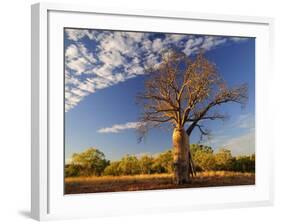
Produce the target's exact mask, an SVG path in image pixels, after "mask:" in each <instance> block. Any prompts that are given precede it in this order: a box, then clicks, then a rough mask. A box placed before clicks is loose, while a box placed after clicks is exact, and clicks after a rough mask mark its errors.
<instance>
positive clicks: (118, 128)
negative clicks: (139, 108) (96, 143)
mask: <svg viewBox="0 0 281 224" xmlns="http://www.w3.org/2000/svg"><path fill="white" fill-rule="evenodd" d="M141 125H142V123H141V122H127V123H125V124H115V125H113V126H111V127H107V128H101V129H99V130H98V132H99V133H119V132H122V131H125V130H128V129H137V128H139V127H140V126H141Z"/></svg>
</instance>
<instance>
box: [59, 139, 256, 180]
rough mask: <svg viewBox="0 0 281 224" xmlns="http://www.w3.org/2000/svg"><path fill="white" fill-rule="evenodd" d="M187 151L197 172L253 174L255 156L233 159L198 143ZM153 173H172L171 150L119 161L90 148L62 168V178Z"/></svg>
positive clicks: (220, 151) (124, 158)
mask: <svg viewBox="0 0 281 224" xmlns="http://www.w3.org/2000/svg"><path fill="white" fill-rule="evenodd" d="M190 152H191V156H192V158H193V160H194V165H195V168H196V171H211V170H213V171H218V170H225V171H236V172H255V154H252V155H249V156H232V155H231V151H230V150H227V149H220V150H218V151H217V152H214V150H213V149H212V148H211V147H209V146H205V145H198V144H191V147H190ZM156 173H173V154H172V150H167V151H165V152H162V153H160V154H158V155H155V156H151V155H143V156H140V157H137V156H135V155H126V156H124V157H123V158H122V159H121V160H118V161H109V160H107V159H106V158H105V155H104V153H103V152H101V151H100V150H98V149H95V148H89V149H87V150H86V151H84V152H81V153H74V154H73V155H72V158H71V162H70V163H68V164H66V165H65V177H74V176H107V175H110V176H121V175H137V174H156Z"/></svg>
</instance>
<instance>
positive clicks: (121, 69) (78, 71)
mask: <svg viewBox="0 0 281 224" xmlns="http://www.w3.org/2000/svg"><path fill="white" fill-rule="evenodd" d="M65 32H66V36H67V38H68V39H69V40H70V41H72V43H71V44H70V45H69V46H67V48H66V50H65V84H66V90H67V92H68V93H67V94H66V95H67V96H68V97H67V98H66V102H65V103H66V111H68V110H70V109H71V108H73V107H74V106H76V105H77V104H78V103H79V102H80V101H81V100H83V99H84V97H86V96H88V95H89V94H91V93H94V92H95V91H97V90H99V89H104V88H107V87H110V86H112V85H116V84H118V83H119V82H124V81H126V80H127V79H130V78H133V77H136V76H137V75H143V74H144V73H145V72H144V71H145V69H147V68H148V67H151V66H157V65H159V64H160V63H161V60H162V58H161V51H162V50H165V49H169V47H170V46H171V45H173V46H175V47H178V48H179V49H181V50H182V52H184V53H185V54H186V55H192V54H195V53H197V52H198V51H199V49H201V48H202V49H205V50H211V49H213V48H215V47H216V46H218V45H221V44H224V43H225V42H226V41H227V38H224V37H215V36H199V37H198V36H197V37H196V36H194V35H180V34H166V35H164V36H161V38H156V39H151V34H150V33H141V32H111V31H98V30H86V29H85V30H83V29H66V30H65ZM83 38H88V39H89V40H88V42H87V45H86V43H85V42H84V41H83V40H84V39H83ZM231 41H233V42H236V41H238V39H237V38H236V39H235V38H233V39H231ZM89 43H92V44H93V45H92V46H93V47H89V46H90V45H89Z"/></svg>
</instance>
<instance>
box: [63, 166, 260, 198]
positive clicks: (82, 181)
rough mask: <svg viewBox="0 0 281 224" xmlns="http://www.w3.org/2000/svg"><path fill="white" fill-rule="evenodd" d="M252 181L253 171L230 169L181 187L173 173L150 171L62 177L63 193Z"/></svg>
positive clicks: (200, 185)
mask: <svg viewBox="0 0 281 224" xmlns="http://www.w3.org/2000/svg"><path fill="white" fill-rule="evenodd" d="M253 184H255V174H254V173H239V172H229V171H208V172H200V173H198V175H197V176H196V177H194V178H193V179H192V181H191V183H188V184H184V185H180V186H177V185H175V184H173V175H172V174H151V175H135V176H119V177H118V176H102V177H95V176H93V177H69V178H66V179H65V193H66V194H78V193H96V192H116V191H137V190H156V189H175V188H194V187H212V186H233V185H253Z"/></svg>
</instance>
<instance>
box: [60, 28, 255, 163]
mask: <svg viewBox="0 0 281 224" xmlns="http://www.w3.org/2000/svg"><path fill="white" fill-rule="evenodd" d="M64 43H65V156H66V159H68V158H69V157H70V156H71V155H72V153H74V152H80V151H83V150H85V149H87V148H89V147H95V148H98V149H100V150H101V151H103V152H104V153H105V155H106V157H107V158H108V159H111V160H117V159H120V158H121V157H122V156H124V155H125V154H137V155H139V154H144V153H149V154H156V153H159V152H161V151H164V150H166V149H170V148H171V147H172V138H171V135H172V130H168V129H164V128H163V129H153V130H151V131H150V132H149V134H148V135H147V137H146V139H145V140H144V141H143V142H141V143H138V142H137V133H136V128H137V127H138V125H139V123H138V118H139V116H140V113H141V108H140V107H139V106H138V105H137V104H136V98H135V97H136V94H137V93H139V92H142V91H143V90H144V81H145V79H146V78H147V76H148V75H149V74H146V72H145V69H147V68H149V67H150V66H152V65H157V64H159V63H161V52H162V51H163V50H167V49H171V48H177V49H179V50H181V51H182V52H184V53H185V54H186V55H188V56H194V55H196V54H197V53H198V51H199V50H200V49H203V50H204V51H205V55H206V57H207V58H208V59H209V60H210V61H212V62H214V63H215V64H216V66H217V68H218V71H219V73H220V75H221V76H222V77H223V79H224V80H225V81H226V83H227V84H228V85H229V86H235V85H239V84H242V83H247V84H248V86H249V100H248V103H247V104H246V106H245V108H241V106H240V105H238V104H235V103H230V104H225V105H223V106H220V107H219V108H217V109H218V110H220V111H221V112H225V113H227V114H228V115H229V117H230V118H229V119H228V120H227V121H223V122H222V121H206V122H205V123H204V126H206V127H208V129H211V130H212V135H211V137H210V138H209V139H204V140H203V142H202V143H204V144H207V145H210V146H212V147H213V148H214V149H215V150H217V149H219V148H222V147H225V148H228V149H230V150H231V151H232V154H233V155H238V154H249V153H253V152H254V150H255V145H254V141H255V137H254V130H255V119H254V118H255V39H254V38H241V37H240V38H239V37H225V36H223V37H220V36H202V35H180V34H161V33H160V34H159V33H142V32H117V31H100V30H88V29H70V28H66V29H65V33H64ZM199 137H200V135H199V132H198V130H195V131H194V132H193V133H192V135H191V143H197V142H198V141H199V139H200V138H199Z"/></svg>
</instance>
